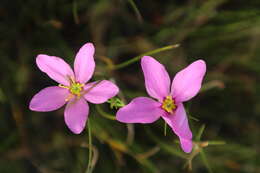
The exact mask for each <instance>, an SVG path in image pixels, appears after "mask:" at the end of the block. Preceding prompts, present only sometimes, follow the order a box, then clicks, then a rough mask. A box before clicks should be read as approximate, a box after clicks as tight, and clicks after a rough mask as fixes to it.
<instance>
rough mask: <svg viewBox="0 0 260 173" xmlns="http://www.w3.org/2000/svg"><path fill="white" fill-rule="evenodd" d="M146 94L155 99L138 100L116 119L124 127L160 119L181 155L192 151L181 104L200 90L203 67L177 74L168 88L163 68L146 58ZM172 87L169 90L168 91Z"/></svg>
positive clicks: (201, 64)
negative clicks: (175, 142) (170, 130)
mask: <svg viewBox="0 0 260 173" xmlns="http://www.w3.org/2000/svg"><path fill="white" fill-rule="evenodd" d="M141 65H142V70H143V73H144V78H145V87H146V90H147V92H148V94H149V95H150V96H151V97H153V98H155V99H157V100H158V101H155V100H153V99H151V98H148V97H137V98H135V99H133V100H132V101H131V102H130V103H129V104H128V105H126V106H125V107H122V108H121V109H119V111H118V112H117V115H116V119H117V120H118V121H120V122H124V123H152V122H154V121H156V120H158V119H159V118H160V117H162V118H163V119H164V120H165V121H166V123H167V124H168V125H169V126H170V127H171V128H172V130H173V131H174V133H175V134H176V135H177V136H178V137H179V139H180V143H181V147H182V149H183V151H185V152H187V153H189V152H191V150H192V133H191V131H190V128H189V124H188V119H187V116H186V112H185V109H184V106H183V102H185V101H188V100H190V99H191V98H192V97H194V96H195V95H196V94H197V93H198V92H199V90H200V88H201V83H202V79H203V77H204V75H205V72H206V64H205V62H204V61H203V60H198V61H195V62H193V63H192V64H190V65H189V66H188V67H186V68H185V69H183V70H181V71H180V72H178V73H177V74H176V76H175V77H174V79H173V82H172V84H171V81H170V77H169V75H168V73H167V71H166V69H165V68H164V66H163V65H162V64H160V63H159V62H157V61H156V60H155V59H153V58H152V57H149V56H144V57H143V58H142V60H141ZM170 85H171V89H170Z"/></svg>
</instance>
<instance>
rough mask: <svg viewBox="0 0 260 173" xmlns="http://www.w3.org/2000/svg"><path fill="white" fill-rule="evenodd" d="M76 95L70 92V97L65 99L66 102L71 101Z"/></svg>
mask: <svg viewBox="0 0 260 173" xmlns="http://www.w3.org/2000/svg"><path fill="white" fill-rule="evenodd" d="M73 97H74V95H73V94H69V95H68V97H67V98H66V99H65V101H66V102H68V101H70V100H71V99H72V98H73Z"/></svg>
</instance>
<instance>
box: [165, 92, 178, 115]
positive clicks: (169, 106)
mask: <svg viewBox="0 0 260 173" xmlns="http://www.w3.org/2000/svg"><path fill="white" fill-rule="evenodd" d="M176 107H177V106H176V105H175V102H174V100H173V99H172V96H167V97H166V98H165V99H164V100H163V103H162V108H163V109H164V110H165V111H166V112H168V113H173V111H174V110H175V109H176Z"/></svg>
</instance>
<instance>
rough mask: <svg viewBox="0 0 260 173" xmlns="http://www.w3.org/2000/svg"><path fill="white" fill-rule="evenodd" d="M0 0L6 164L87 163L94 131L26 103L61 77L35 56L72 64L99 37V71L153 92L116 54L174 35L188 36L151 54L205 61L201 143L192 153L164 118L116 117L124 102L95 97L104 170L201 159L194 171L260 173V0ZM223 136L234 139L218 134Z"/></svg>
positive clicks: (53, 167)
mask: <svg viewBox="0 0 260 173" xmlns="http://www.w3.org/2000/svg"><path fill="white" fill-rule="evenodd" d="M0 4H1V5H0V33H1V34H0V40H1V41H0V60H1V63H0V72H1V73H0V79H1V80H0V134H1V135H0V154H1V157H0V172H1V173H9V172H10V173H11V172H12V173H13V172H19V173H28V172H33V173H35V172H41V173H61V172H68V173H81V172H84V171H85V169H86V166H87V164H88V134H87V130H86V131H84V132H83V133H82V134H80V135H74V134H72V133H71V132H70V131H69V130H68V129H67V127H66V126H65V123H64V120H63V110H62V109H61V110H58V111H53V112H49V113H40V112H32V111H30V110H29V109H28V103H29V101H30V99H31V98H32V96H33V95H34V94H35V93H37V92H38V91H39V90H40V89H42V88H44V87H46V86H50V85H56V83H55V82H54V81H51V80H50V79H49V78H48V77H47V76H46V75H45V74H43V73H42V72H41V71H40V70H39V69H38V68H37V67H36V64H35V57H36V55H37V54H40V53H44V54H49V55H55V56H59V57H62V58H64V59H65V60H66V61H67V62H69V63H72V62H73V59H74V54H75V53H76V52H77V50H78V49H79V48H80V47H81V46H82V45H83V44H84V43H86V42H93V43H94V44H95V46H96V54H95V60H96V63H97V67H96V71H95V76H94V77H95V78H97V79H99V78H100V79H101V78H106V79H112V80H114V81H115V82H116V83H117V85H118V86H119V87H120V88H121V93H120V95H119V97H120V98H121V99H123V101H124V102H125V103H128V102H129V101H130V100H131V99H132V98H134V97H136V96H145V95H146V92H145V87H144V81H143V80H144V79H143V75H142V72H141V69H140V63H139V62H137V63H134V64H132V65H129V66H127V67H124V68H121V69H117V70H112V69H113V66H114V65H115V64H120V63H122V62H125V61H127V60H130V59H131V58H132V57H135V56H137V55H140V54H143V53H144V52H147V51H151V50H154V49H157V48H160V47H163V46H167V45H173V44H180V46H179V47H178V48H175V49H172V50H169V51H164V52H161V53H157V54H156V55H153V56H154V57H156V58H157V59H158V60H159V61H160V62H161V63H163V64H164V65H165V66H166V68H167V70H168V71H169V72H170V74H171V76H172V77H173V76H174V74H175V73H176V72H177V71H178V70H180V69H181V68H183V67H185V66H186V65H187V64H188V63H190V62H192V61H194V60H196V59H199V58H202V59H204V60H205V61H206V62H207V75H206V79H205V80H204V85H203V89H202V90H201V93H200V94H199V95H198V96H196V97H195V98H194V99H193V100H192V101H191V102H189V103H187V104H186V105H185V106H186V108H187V111H188V112H189V116H190V119H189V122H190V125H191V127H192V131H193V134H194V142H195V149H196V151H195V152H193V153H192V154H190V155H187V154H185V153H183V152H182V151H181V150H180V147H179V144H178V143H176V140H177V137H176V136H175V135H174V134H173V133H172V132H171V130H170V129H169V128H168V129H167V136H164V124H163V121H158V122H156V123H153V124H149V125H142V124H135V125H125V124H121V123H119V122H117V121H114V120H113V117H114V115H115V113H116V109H113V110H111V109H110V107H109V106H110V105H109V103H106V104H103V105H99V106H95V105H90V107H91V113H90V116H89V119H90V122H91V127H92V142H93V159H92V162H91V164H93V165H95V167H94V172H102V173H103V172H106V173H108V172H124V173H128V172H129V173H130V172H131V173H132V172H145V173H146V172H163V173H164V172H165V173H172V172H186V171H185V170H187V169H188V167H190V166H191V164H192V172H221V173H230V172H236V173H237V172H241V173H242V172H247V173H257V172H260V157H259V154H260V153H259V152H260V148H259V146H260V140H259V139H260V138H259V136H260V133H259V132H260V82H259V81H260V79H259V76H260V46H259V45H260V44H259V42H260V11H259V8H260V1H258V0H251V1H243V0H189V1H188V0H164V1H155V0H153V1H151V0H128V1H127V0H98V1H90V0H89V1H87V0H26V1H25V0H13V1H9V0H1V2H0ZM203 124H205V129H204V126H202V125H203ZM202 132H203V133H202ZM196 136H197V137H196ZM195 137H196V138H195ZM200 141H201V142H200ZM205 141H206V142H205ZM207 141H209V142H207ZM219 141H220V144H222V142H221V141H225V143H226V144H225V145H213V144H218V143H219ZM201 147H202V148H203V150H201ZM189 163H190V164H189ZM185 166H186V167H185ZM184 167H185V168H184ZM183 169H184V170H183Z"/></svg>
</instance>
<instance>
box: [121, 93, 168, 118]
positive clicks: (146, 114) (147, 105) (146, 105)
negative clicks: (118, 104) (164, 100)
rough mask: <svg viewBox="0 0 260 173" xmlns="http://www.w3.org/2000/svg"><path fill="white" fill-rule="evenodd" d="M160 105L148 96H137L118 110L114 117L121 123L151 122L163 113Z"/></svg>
mask: <svg viewBox="0 0 260 173" xmlns="http://www.w3.org/2000/svg"><path fill="white" fill-rule="evenodd" d="M160 105H161V103H159V102H156V101H154V100H153V99H150V98H148V97H137V98H135V99H133V100H132V101H131V102H130V103H129V104H128V105H126V106H124V107H122V108H121V109H119V110H118V112H117V114H116V119H117V120H118V121H120V122H123V123H152V122H154V121H156V120H157V119H158V118H160V116H161V115H162V113H163V111H162V109H161V108H160Z"/></svg>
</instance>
